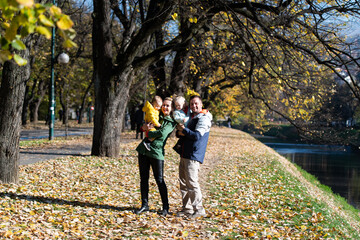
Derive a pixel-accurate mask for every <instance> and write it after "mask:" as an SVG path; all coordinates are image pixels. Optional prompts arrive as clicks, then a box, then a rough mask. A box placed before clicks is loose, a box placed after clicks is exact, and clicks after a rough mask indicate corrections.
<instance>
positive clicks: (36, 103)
mask: <svg viewBox="0 0 360 240" xmlns="http://www.w3.org/2000/svg"><path fill="white" fill-rule="evenodd" d="M47 89H48V85H47V84H45V81H44V80H41V81H40V82H39V86H38V90H37V94H38V95H39V96H38V97H37V98H35V99H33V100H32V102H31V104H30V121H31V122H33V123H37V122H38V120H39V107H40V104H41V101H42V99H43V98H44V96H45V94H46V90H47Z"/></svg>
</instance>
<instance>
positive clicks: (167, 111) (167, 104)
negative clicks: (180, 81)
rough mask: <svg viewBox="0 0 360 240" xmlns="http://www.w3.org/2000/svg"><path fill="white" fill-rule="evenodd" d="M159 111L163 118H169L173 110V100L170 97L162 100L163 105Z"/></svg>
mask: <svg viewBox="0 0 360 240" xmlns="http://www.w3.org/2000/svg"><path fill="white" fill-rule="evenodd" d="M161 111H162V113H163V114H164V116H170V115H171V114H172V112H173V111H174V108H173V99H172V98H171V97H166V98H165V99H164V101H163V104H162V106H161Z"/></svg>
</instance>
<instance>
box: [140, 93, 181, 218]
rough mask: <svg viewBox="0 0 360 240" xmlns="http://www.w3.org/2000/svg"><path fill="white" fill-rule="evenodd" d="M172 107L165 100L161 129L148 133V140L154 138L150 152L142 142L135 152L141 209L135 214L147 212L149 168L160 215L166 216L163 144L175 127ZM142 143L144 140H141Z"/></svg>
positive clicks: (167, 204) (146, 126)
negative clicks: (151, 172) (161, 205)
mask: <svg viewBox="0 0 360 240" xmlns="http://www.w3.org/2000/svg"><path fill="white" fill-rule="evenodd" d="M172 112H173V106H172V98H169V97H167V98H165V99H164V102H163V105H162V106H161V114H160V123H161V127H160V128H158V129H157V130H156V131H150V132H149V138H154V141H153V142H152V143H151V145H150V151H148V150H147V149H146V148H145V145H144V143H143V142H141V143H140V144H139V146H138V147H137V148H136V151H138V153H139V170H140V189H141V208H140V209H138V210H136V211H135V213H136V214H140V213H142V212H145V211H149V205H148V195H149V175H150V166H151V168H152V170H153V173H154V178H155V180H156V184H157V185H158V188H159V192H160V196H161V201H162V203H163V210H162V212H161V215H163V216H166V215H167V214H168V213H169V200H168V192H167V188H166V184H165V181H164V154H165V150H164V147H165V143H166V140H167V138H168V137H169V135H170V134H171V133H172V131H173V130H174V128H175V127H176V124H177V123H176V122H175V121H174V119H173V118H172ZM152 127H153V126H152V124H148V125H144V126H143V130H145V131H146V130H148V129H150V128H152ZM143 141H144V140H143Z"/></svg>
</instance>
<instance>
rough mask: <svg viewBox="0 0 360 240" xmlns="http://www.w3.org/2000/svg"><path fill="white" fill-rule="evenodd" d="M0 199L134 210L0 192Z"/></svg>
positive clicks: (126, 208)
mask: <svg viewBox="0 0 360 240" xmlns="http://www.w3.org/2000/svg"><path fill="white" fill-rule="evenodd" d="M0 197H1V198H4V197H9V198H11V199H14V200H26V201H30V202H39V203H46V204H57V205H70V206H74V207H88V208H97V209H110V210H115V211H130V210H134V207H116V206H111V205H106V204H96V203H90V202H81V201H72V200H65V199H59V198H49V197H40V196H30V195H25V194H15V193H10V192H1V193H0Z"/></svg>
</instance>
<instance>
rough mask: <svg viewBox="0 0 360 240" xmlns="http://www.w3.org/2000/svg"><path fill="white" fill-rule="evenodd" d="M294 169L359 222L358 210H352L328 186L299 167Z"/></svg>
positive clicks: (352, 208) (351, 207) (343, 199)
mask: <svg viewBox="0 0 360 240" xmlns="http://www.w3.org/2000/svg"><path fill="white" fill-rule="evenodd" d="M294 165H295V166H296V168H297V169H298V170H299V171H300V172H301V174H302V176H303V177H304V178H305V179H307V180H308V181H309V182H311V183H312V184H313V185H315V186H317V187H318V188H320V189H321V190H323V191H324V193H325V194H327V195H328V196H331V197H333V198H334V199H335V200H336V203H337V204H338V207H339V208H341V209H343V210H345V211H347V212H348V213H351V215H352V216H353V218H355V219H356V220H357V221H360V215H359V214H360V210H358V209H356V208H354V207H353V206H351V205H350V204H349V203H348V202H347V201H346V199H345V198H343V197H341V196H340V195H339V194H336V193H334V192H333V191H332V189H331V188H330V187H329V186H326V185H324V184H321V183H320V182H319V180H318V179H317V178H316V177H315V176H314V175H311V174H310V173H308V172H306V171H305V170H303V169H302V168H301V167H300V166H298V165H296V164H294Z"/></svg>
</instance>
